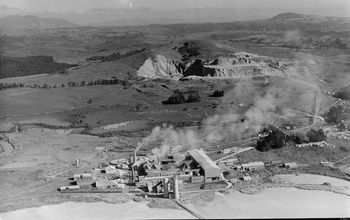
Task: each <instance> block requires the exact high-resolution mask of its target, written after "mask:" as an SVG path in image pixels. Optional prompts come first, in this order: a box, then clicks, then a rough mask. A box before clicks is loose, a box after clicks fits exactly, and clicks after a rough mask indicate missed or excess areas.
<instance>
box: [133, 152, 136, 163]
mask: <svg viewBox="0 0 350 220" xmlns="http://www.w3.org/2000/svg"><path fill="white" fill-rule="evenodd" d="M136 159H137V158H136V150H135V151H134V159H133V161H134V164H135V163H136Z"/></svg>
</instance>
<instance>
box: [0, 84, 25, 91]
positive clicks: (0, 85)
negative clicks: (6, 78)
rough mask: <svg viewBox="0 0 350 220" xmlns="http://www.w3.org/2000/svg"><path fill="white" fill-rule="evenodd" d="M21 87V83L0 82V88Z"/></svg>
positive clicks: (22, 85)
mask: <svg viewBox="0 0 350 220" xmlns="http://www.w3.org/2000/svg"><path fill="white" fill-rule="evenodd" d="M22 87H24V84H23V83H0V90H4V89H11V88H22Z"/></svg>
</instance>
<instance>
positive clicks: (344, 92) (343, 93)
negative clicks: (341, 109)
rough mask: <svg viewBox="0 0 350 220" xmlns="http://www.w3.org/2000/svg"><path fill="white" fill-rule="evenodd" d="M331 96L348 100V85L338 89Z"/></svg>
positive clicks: (349, 95)
mask: <svg viewBox="0 0 350 220" xmlns="http://www.w3.org/2000/svg"><path fill="white" fill-rule="evenodd" d="M333 96H334V97H335V98H338V99H343V100H350V85H349V86H346V87H344V88H342V89H340V90H339V92H337V93H335V94H334V95H333Z"/></svg>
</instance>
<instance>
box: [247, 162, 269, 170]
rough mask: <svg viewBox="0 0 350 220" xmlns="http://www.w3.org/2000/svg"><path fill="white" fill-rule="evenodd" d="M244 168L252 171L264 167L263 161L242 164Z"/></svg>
mask: <svg viewBox="0 0 350 220" xmlns="http://www.w3.org/2000/svg"><path fill="white" fill-rule="evenodd" d="M242 168H243V169H244V170H249V171H254V170H263V169H265V164H264V162H261V161H256V162H249V163H244V164H242Z"/></svg>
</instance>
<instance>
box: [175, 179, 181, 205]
mask: <svg viewBox="0 0 350 220" xmlns="http://www.w3.org/2000/svg"><path fill="white" fill-rule="evenodd" d="M179 198H180V193H179V180H178V179H177V176H176V175H175V176H174V199H175V200H178V199H179Z"/></svg>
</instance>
